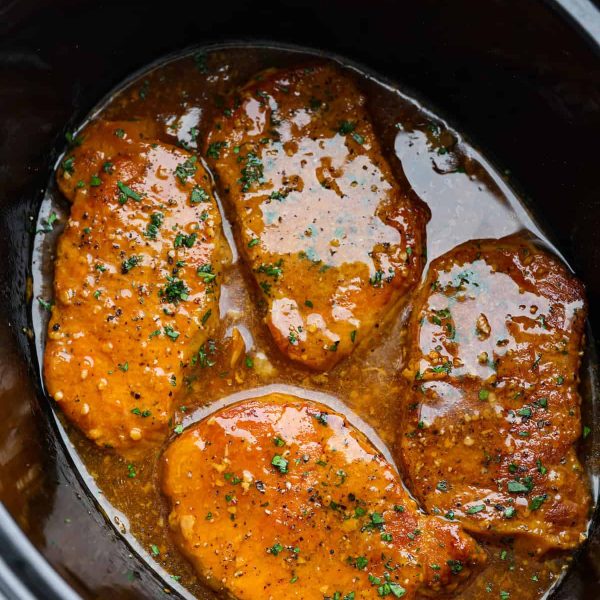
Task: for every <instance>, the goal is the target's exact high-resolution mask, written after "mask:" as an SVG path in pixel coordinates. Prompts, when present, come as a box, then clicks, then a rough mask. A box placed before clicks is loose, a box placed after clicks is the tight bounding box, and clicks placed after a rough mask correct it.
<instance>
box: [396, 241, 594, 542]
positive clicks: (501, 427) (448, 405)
mask: <svg viewBox="0 0 600 600" xmlns="http://www.w3.org/2000/svg"><path fill="white" fill-rule="evenodd" d="M585 318H586V304H585V295H584V290H583V286H582V285H581V283H580V282H579V281H578V280H577V279H575V278H574V277H573V276H572V275H571V274H570V273H569V272H568V271H567V270H566V269H565V267H564V266H563V265H562V264H561V263H560V262H559V261H558V260H557V259H556V258H555V257H553V256H551V255H549V254H548V253H546V252H544V251H542V250H540V249H539V248H537V247H536V246H534V245H533V244H532V243H530V242H528V241H526V240H525V239H524V238H521V237H519V236H511V237H508V238H503V239H501V240H479V241H473V242H467V243H466V244H463V245H461V246H458V247H457V248H455V249H454V250H452V251H450V252H448V253H447V254H445V255H443V256H442V257H440V258H438V259H436V260H435V261H433V262H432V264H431V266H430V269H429V274H428V277H427V280H426V281H425V283H424V285H423V287H422V288H421V290H420V292H419V293H418V294H417V297H416V300H415V307H414V312H413V315H412V317H411V321H410V324H409V330H408V340H409V344H410V346H409V349H408V353H409V363H408V364H409V366H408V368H407V369H406V371H405V373H404V375H405V377H406V381H407V385H406V395H407V397H406V399H405V402H406V421H405V435H404V437H403V441H402V457H403V461H404V465H405V470H406V473H407V474H408V476H409V481H410V487H411V489H412V490H413V492H414V493H415V494H416V495H417V497H418V498H419V499H420V500H421V501H422V502H423V503H424V505H425V506H426V508H427V510H428V511H429V512H432V513H434V514H443V515H450V516H451V517H452V516H453V517H454V518H456V519H459V520H460V521H461V523H462V524H463V525H464V527H465V528H466V529H467V530H469V531H471V532H473V533H478V534H489V535H495V536H517V537H518V539H520V540H521V541H522V542H523V543H526V544H528V546H529V547H530V548H531V550H533V551H535V552H539V553H542V552H545V551H548V550H551V549H562V550H564V549H570V548H575V547H576V546H577V545H578V544H579V543H580V542H581V540H582V539H583V535H584V532H585V529H586V523H587V519H588V514H589V509H590V494H589V490H588V486H587V483H586V477H585V473H584V471H583V468H582V465H581V464H580V462H579V460H578V458H577V455H576V451H575V444H576V441H577V439H578V438H579V436H580V433H581V419H580V397H579V394H578V391H577V385H578V383H579V378H578V370H579V365H580V356H581V351H582V346H583V330H584V324H585Z"/></svg>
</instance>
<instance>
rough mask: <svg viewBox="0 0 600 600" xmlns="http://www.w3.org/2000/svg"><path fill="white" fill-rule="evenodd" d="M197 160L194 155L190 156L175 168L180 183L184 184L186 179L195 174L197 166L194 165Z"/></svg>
mask: <svg viewBox="0 0 600 600" xmlns="http://www.w3.org/2000/svg"><path fill="white" fill-rule="evenodd" d="M197 160H198V159H197V158H196V157H195V156H190V157H189V158H188V159H187V160H185V161H184V162H182V163H181V164H179V165H177V167H176V168H175V176H176V177H177V179H179V182H180V183H181V184H182V185H185V184H186V183H187V180H188V179H189V178H190V177H193V176H194V175H195V174H196V171H197V170H198V166H197V165H196V162H197Z"/></svg>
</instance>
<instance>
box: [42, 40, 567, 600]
mask: <svg viewBox="0 0 600 600" xmlns="http://www.w3.org/2000/svg"><path fill="white" fill-rule="evenodd" d="M307 61H314V55H308V54H303V53H300V52H298V51H292V50H284V49H280V48H270V47H247V46H244V47H229V48H221V49H218V48H217V49H212V50H207V51H201V52H197V53H192V54H190V55H188V56H183V57H181V58H177V59H174V60H171V61H170V62H166V63H163V64H159V65H155V66H154V67H153V68H152V69H151V70H149V71H147V72H145V73H143V74H141V75H140V76H139V77H137V78H136V79H135V80H133V81H132V82H130V83H128V84H127V86H125V87H124V88H122V89H121V90H120V91H118V92H117V93H116V94H114V95H113V96H112V97H111V98H110V100H109V101H108V102H107V103H106V105H105V106H104V107H102V108H101V110H100V115H101V116H102V117H103V118H107V119H112V120H121V119H123V120H126V119H152V120H154V121H155V122H156V124H157V127H158V130H159V132H160V133H159V137H160V139H161V141H164V142H167V143H171V144H179V145H180V146H182V147H183V148H184V149H187V150H189V151H192V152H197V151H199V148H200V147H201V143H202V141H203V140H204V139H205V136H206V134H207V132H208V129H209V127H211V125H212V123H213V122H214V120H215V117H216V116H218V115H219V114H222V112H223V111H224V110H227V106H226V99H225V97H226V95H227V93H228V92H229V91H230V90H231V89H233V88H234V87H236V86H239V85H243V84H244V83H246V82H247V81H248V80H249V79H250V78H251V77H252V76H253V75H254V74H256V73H257V72H259V71H261V70H263V69H265V68H271V67H278V68H279V67H292V66H297V65H298V64H303V63H305V62H307ZM347 72H348V73H349V74H350V75H351V76H352V77H353V78H354V79H355V81H356V83H357V85H358V87H359V89H360V90H361V91H362V92H363V93H364V94H365V95H366V97H367V105H366V108H367V111H368V112H369V113H370V115H371V118H372V120H373V125H374V128H375V131H376V133H377V135H378V136H379V140H380V144H381V147H382V152H383V154H384V155H385V156H386V157H387V158H388V160H389V163H390V168H391V169H392V170H393V171H394V174H395V176H396V179H397V180H398V181H399V182H400V183H402V184H403V185H407V184H410V185H412V187H413V189H414V191H415V192H416V193H417V194H418V195H419V196H420V197H421V198H422V199H423V200H424V201H425V202H426V203H427V204H428V205H429V208H430V209H431V212H432V219H431V222H430V223H429V225H428V227H427V240H428V243H427V245H428V260H431V259H433V258H434V257H435V256H438V255H439V254H440V253H443V252H445V251H446V250H448V249H450V248H451V247H453V246H455V245H456V244H458V243H461V242H463V241H466V240H468V239H472V238H477V237H494V236H503V235H507V234H510V233H514V232H516V231H518V230H520V229H529V230H530V231H533V232H534V233H536V234H539V231H538V230H537V228H536V227H535V225H534V224H533V222H532V221H531V219H530V218H529V217H528V215H527V213H526V211H525V210H524V209H523V207H522V206H521V205H520V204H519V202H518V201H517V199H516V198H515V197H514V196H513V195H512V194H511V192H510V190H509V189H508V187H507V186H506V185H505V183H504V182H503V181H502V179H501V178H499V177H498V176H497V174H496V173H495V172H494V171H493V170H492V169H491V168H490V167H489V166H488V165H487V164H486V162H485V160H484V159H483V158H482V157H480V156H479V155H478V153H477V152H476V151H475V150H474V149H473V148H471V147H469V146H468V145H467V144H466V143H465V142H464V141H463V140H461V139H460V138H459V136H458V134H457V133H456V132H454V131H451V130H449V129H448V128H447V127H446V126H445V125H444V124H443V122H442V121H441V120H440V119H439V118H436V117H435V116H433V115H432V114H430V113H427V112H426V111H425V110H424V109H422V108H421V107H420V106H419V104H418V103H417V102H415V101H414V100H411V99H409V98H408V97H406V96H405V95H403V94H401V93H400V92H398V91H397V90H396V89H394V88H392V87H391V86H389V85H388V84H386V83H385V82H381V81H379V80H377V79H374V78H372V77H371V76H369V75H367V74H365V73H363V72H360V71H358V70H356V69H354V68H348V70H347ZM298 118H300V117H298ZM394 154H396V156H398V157H399V158H400V159H401V160H402V164H400V162H399V161H397V160H395V159H394ZM202 158H204V157H202ZM269 168H270V167H268V166H267V170H266V171H265V176H266V177H267V176H268V173H269ZM48 202H49V203H51V205H50V206H49V205H45V206H43V207H42V211H41V214H42V215H48V214H50V212H51V211H52V210H55V211H56V213H57V214H58V215H59V220H60V219H65V218H66V215H67V214H68V208H66V207H65V205H64V201H63V200H62V199H60V198H59V197H58V195H56V197H54V198H53V199H49V200H48ZM226 204H227V203H226ZM274 204H275V206H273V205H274ZM224 208H225V215H224V216H225V219H224V220H225V229H226V233H227V227H228V226H229V224H228V219H229V220H231V217H232V214H231V212H230V207H229V206H227V205H226V206H225V207H224ZM300 208H301V209H302V210H303V211H304V212H306V207H302V205H300ZM268 210H272V211H273V215H272V218H273V219H277V218H278V213H277V211H278V210H280V208H279V206H278V205H277V204H276V203H274V202H272V203H270V205H269V207H268ZM336 210H338V212H340V211H342V210H343V207H339V209H336ZM304 216H306V215H304ZM340 216H343V215H340ZM329 227H330V229H331V230H332V231H331V232H330V233H332V234H335V227H336V226H334V224H333V221H332V223H331V224H330V225H329ZM380 233H381V234H382V235H385V236H388V237H389V234H390V232H389V231H387V230H386V231H383V232H380ZM392 233H393V232H392ZM267 235H270V234H267ZM378 235H379V234H378ZM324 239H325V238H324ZM327 239H329V238H327ZM269 243H270V244H282V245H286V247H289V249H291V250H292V251H295V250H296V249H297V247H298V245H299V244H300V241H299V240H298V239H293V238H285V239H283V240H280V239H277V240H270V242H269ZM319 243H320V242H319V241H318V240H316V241H315V247H314V251H315V253H322V252H324V251H326V250H327V249H325V248H323V247H320V246H319ZM338 258H340V257H338ZM43 260H44V261H45V263H46V269H48V270H49V271H50V272H51V264H52V256H51V254H49V255H48V256H44V258H43ZM426 268H427V267H426ZM34 283H35V285H37V287H36V288H35V289H34V293H36V294H38V293H43V290H44V287H43V277H42V275H41V274H40V275H39V276H38V277H37V281H36V282H34ZM221 283H222V287H221V298H220V304H219V306H220V313H221V320H222V323H221V327H220V330H219V331H218V332H217V333H216V334H215V336H214V339H213V340H211V342H210V343H207V344H206V345H205V347H204V349H203V351H202V352H201V353H199V354H198V356H197V361H196V363H197V368H196V370H195V371H194V372H192V373H190V374H188V377H187V379H186V381H185V391H182V392H181V393H180V395H179V397H178V398H177V399H176V400H175V405H176V406H177V407H178V410H177V412H176V416H175V419H174V421H173V423H172V429H173V432H172V437H173V438H177V436H178V435H179V434H180V432H181V431H182V430H183V424H184V423H185V425H186V426H187V425H188V424H189V423H190V422H195V421H196V420H197V419H198V418H199V416H196V415H197V414H198V415H206V414H207V413H209V412H210V410H211V405H213V404H214V403H219V402H222V401H223V399H224V398H227V397H229V396H230V395H234V394H248V393H250V390H252V389H254V388H257V387H260V386H270V387H271V388H272V389H273V390H274V391H277V387H278V386H282V388H283V389H282V391H284V392H285V390H286V389H287V387H289V386H297V387H299V388H301V389H302V390H303V391H304V395H306V396H310V395H311V394H312V393H315V394H316V393H317V392H318V393H319V394H325V395H329V396H331V397H333V398H336V399H337V402H338V404H337V405H336V410H339V411H341V412H347V413H348V417H350V420H351V421H352V418H351V415H352V414H353V413H354V414H356V415H357V416H358V417H359V419H361V420H363V421H364V422H366V423H367V424H368V425H369V426H370V427H372V428H373V429H374V430H375V431H376V432H377V434H378V436H379V437H380V438H381V440H382V441H383V443H385V444H386V445H387V446H388V447H392V446H393V445H394V443H395V442H396V437H397V432H398V421H397V418H398V414H399V403H400V402H401V401H402V399H401V398H400V397H399V391H400V384H399V373H400V372H401V371H402V369H403V368H404V364H403V360H402V350H403V347H404V336H405V333H404V326H405V320H406V315H407V313H408V311H407V310H405V311H403V312H402V313H401V314H400V315H398V316H397V317H396V318H395V319H394V320H393V321H391V322H390V323H386V324H385V326H379V324H377V325H375V327H374V329H373V333H372V334H371V335H372V337H373V339H372V340H370V341H369V343H366V344H364V345H361V346H360V347H359V348H357V349H356V350H355V352H354V353H353V354H352V355H350V356H349V357H347V358H346V359H345V360H344V361H342V362H340V364H338V365H337V366H336V367H335V368H333V369H331V370H330V371H328V372H326V373H318V374H317V373H312V372H309V371H307V370H305V369H303V368H302V367H300V366H296V365H294V364H293V363H291V362H290V361H289V360H288V359H286V358H284V357H283V356H282V354H281V353H280V351H279V350H278V349H277V348H276V347H275V345H274V343H273V341H272V339H271V336H270V334H269V332H268V330H267V328H266V326H265V323H264V319H265V316H266V310H265V309H266V303H265V302H264V301H263V300H261V298H260V296H259V294H258V292H257V290H256V286H255V284H254V281H253V280H252V276H251V274H249V273H248V271H247V269H246V268H244V267H243V266H242V265H241V264H240V263H239V261H234V262H233V264H232V265H231V266H230V267H229V268H228V269H226V270H225V271H224V273H223V277H222V282H221ZM38 333H39V331H38ZM42 339H43V337H42ZM286 386H287V387H286ZM340 407H342V408H340ZM343 407H345V409H344V410H342V409H343ZM65 427H66V428H67V431H68V434H69V437H70V440H71V442H72V443H73V444H75V447H76V450H77V452H78V453H79V456H80V457H81V459H82V460H83V463H84V464H85V468H86V469H87V470H88V471H89V473H90V474H91V475H92V476H93V477H94V479H95V484H96V486H97V489H98V490H99V491H101V493H100V492H99V493H98V499H99V502H100V503H101V504H102V503H104V504H103V506H107V511H108V512H110V510H109V509H110V507H112V508H113V509H116V510H117V511H120V513H122V515H123V516H124V517H126V520H127V522H128V529H129V533H128V535H129V536H130V537H129V539H130V540H133V539H134V538H135V541H133V542H132V543H134V544H135V543H139V548H140V549H142V550H144V551H145V552H146V558H147V560H153V561H155V563H156V564H157V566H160V567H162V568H164V569H165V570H166V572H167V573H168V574H170V575H171V578H170V579H169V577H168V576H167V578H166V582H167V583H170V584H172V585H173V586H175V587H177V588H178V589H179V590H180V591H181V592H182V593H185V591H184V590H187V592H188V593H191V594H194V595H195V596H196V597H198V598H208V597H211V596H210V593H209V592H208V591H207V588H206V585H205V584H204V582H202V581H201V580H200V578H199V577H197V576H196V575H195V574H194V571H193V569H192V568H191V567H190V565H189V564H188V563H187V562H186V561H185V560H184V559H183V557H182V556H181V555H180V553H179V552H178V550H177V549H176V548H175V546H174V544H173V542H172V540H171V538H170V536H169V533H168V524H167V514H168V512H167V507H166V504H165V502H164V499H163V498H162V496H161V494H160V491H159V487H158V481H157V474H158V473H157V464H158V459H159V453H158V452H154V453H152V454H151V455H149V456H147V457H146V458H145V459H143V460H138V461H135V462H130V461H127V460H125V459H123V458H120V457H119V456H117V455H115V454H109V453H103V452H100V451H98V450H97V449H96V448H94V447H93V445H92V444H91V443H89V442H88V441H87V440H85V439H83V437H82V436H81V434H79V433H78V432H77V431H76V430H75V429H74V428H72V427H70V426H69V425H68V424H66V425H65ZM130 534H132V535H133V536H134V537H133V538H132V537H131V535H130ZM483 545H484V548H485V549H486V550H487V552H488V555H489V558H488V561H487V564H486V566H485V568H484V570H483V572H481V573H480V574H479V575H478V576H477V577H476V578H474V580H473V583H472V584H471V585H470V586H469V587H468V588H467V589H466V590H464V591H462V592H460V594H458V595H456V596H455V597H456V598H460V599H461V600H483V599H484V598H485V599H488V598H502V599H503V600H515V599H518V600H535V599H537V598H541V597H542V596H543V595H544V594H545V593H546V591H547V590H548V589H549V588H550V587H551V586H552V585H553V584H554V583H555V582H556V580H557V579H558V577H559V575H560V573H561V571H562V569H563V568H566V565H568V562H569V559H568V557H567V556H565V555H558V556H557V557H553V558H549V559H546V560H540V559H537V558H534V557H532V556H529V554H527V553H525V552H523V551H521V550H518V549H515V548H514V546H513V543H512V541H511V540H510V539H508V540H505V541H504V542H503V543H498V544H497V545H492V544H489V543H488V542H483ZM257 558H258V559H260V557H257Z"/></svg>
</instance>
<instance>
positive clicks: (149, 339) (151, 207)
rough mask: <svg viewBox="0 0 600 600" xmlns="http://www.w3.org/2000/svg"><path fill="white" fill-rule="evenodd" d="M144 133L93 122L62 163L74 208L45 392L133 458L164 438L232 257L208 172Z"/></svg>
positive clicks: (95, 436) (103, 442)
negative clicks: (222, 274) (225, 266)
mask: <svg viewBox="0 0 600 600" xmlns="http://www.w3.org/2000/svg"><path fill="white" fill-rule="evenodd" d="M143 128H144V126H143V124H140V123H134V124H131V125H130V124H127V123H111V122H103V121H101V122H98V123H95V124H92V125H90V126H89V127H88V128H87V129H86V130H85V131H84V132H83V134H82V142H81V145H80V146H79V147H77V148H75V150H74V151H73V152H72V153H71V154H70V155H69V156H68V157H67V158H66V159H65V161H63V163H62V168H61V169H60V171H59V173H58V176H57V177H58V182H59V184H60V187H61V188H62V189H63V190H64V191H65V193H66V194H67V195H69V196H70V199H71V201H72V203H73V204H72V208H71V215H70V218H69V221H68V223H67V225H66V228H65V231H64V232H63V234H62V236H61V237H60V240H59V243H58V248H57V258H56V270H55V282H54V289H55V306H54V308H53V310H52V317H51V319H50V323H49V329H48V342H47V346H46V350H45V356H44V377H45V382H46V386H47V388H48V391H49V393H50V395H51V396H52V397H53V398H54V399H55V400H56V401H57V402H58V403H59V404H60V406H61V407H62V409H63V410H64V412H65V413H66V415H67V416H68V417H69V419H71V420H72V421H73V422H74V423H76V424H77V426H78V427H79V428H80V429H81V430H82V431H83V432H84V433H85V434H86V435H87V436H88V437H89V438H91V439H92V440H94V441H95V442H96V443H97V444H98V445H100V446H104V447H112V448H116V449H118V450H120V451H122V452H125V453H128V452H135V451H136V450H141V449H142V448H145V447H146V444H147V443H155V442H160V441H161V440H162V439H163V438H164V436H165V434H166V429H167V426H168V422H169V420H170V419H171V417H172V410H171V409H172V403H173V397H174V395H175V394H176V393H177V391H178V390H179V388H180V387H181V386H182V379H183V376H184V373H185V368H186V367H187V366H188V365H189V363H193V362H195V361H197V360H199V357H201V356H202V351H201V350H200V353H198V352H199V349H201V348H202V346H203V344H205V343H206V342H207V339H208V337H209V335H210V334H211V332H212V331H213V329H214V326H215V324H216V323H217V322H218V320H219V310H218V295H219V272H220V266H221V263H222V261H223V260H225V259H226V256H227V247H226V245H225V241H224V239H223V237H222V233H221V219H220V215H219V211H218V209H217V205H216V203H215V201H214V198H213V196H212V193H211V184H210V180H209V178H208V175H207V174H206V172H205V170H204V169H203V168H202V166H201V165H200V163H199V162H198V160H197V159H196V158H195V157H193V156H192V155H191V154H189V153H187V152H185V151H183V150H180V149H178V148H175V147H172V146H169V145H166V144H162V143H148V142H147V141H142V140H141V138H140V136H139V132H140V131H141V130H142V129H143ZM73 179H76V180H77V183H76V184H75V185H72V183H71V182H72V180H73Z"/></svg>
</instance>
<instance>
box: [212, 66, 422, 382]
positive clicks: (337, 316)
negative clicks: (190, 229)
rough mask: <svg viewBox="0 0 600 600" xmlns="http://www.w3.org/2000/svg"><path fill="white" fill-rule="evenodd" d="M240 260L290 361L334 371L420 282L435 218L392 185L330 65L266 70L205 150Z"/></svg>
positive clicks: (368, 127) (355, 100)
mask: <svg viewBox="0 0 600 600" xmlns="http://www.w3.org/2000/svg"><path fill="white" fill-rule="evenodd" d="M206 153H207V158H208V160H209V162H211V164H212V166H214V169H215V171H216V174H217V175H218V178H219V180H220V183H221V186H222V188H223V190H224V191H225V193H226V196H227V198H228V199H229V202H230V204H231V205H232V207H233V209H234V212H235V215H236V218H237V226H238V239H239V243H240V249H241V252H242V254H243V256H244V258H245V260H246V262H247V263H248V265H249V266H250V267H251V269H252V271H253V273H254V277H255V279H256V281H257V283H258V284H259V286H260V288H261V290H262V294H263V295H264V297H265V299H266V301H267V302H268V316H267V323H268V326H269V328H270V330H271V332H272V334H273V337H274V340H275V342H276V344H277V345H278V347H279V348H280V349H281V351H282V352H283V353H285V354H286V355H287V356H289V357H290V358H291V359H293V360H295V361H298V362H300V363H302V364H304V365H306V366H308V367H312V368H314V369H320V370H324V369H329V368H331V367H333V366H334V365H335V364H336V363H338V362H339V361H340V360H341V359H342V358H344V357H345V356H347V355H348V354H350V353H351V352H352V350H353V349H354V348H355V347H356V345H357V344H358V343H359V342H361V341H362V340H363V339H365V338H367V337H368V336H369V334H370V333H371V332H372V330H373V328H374V327H377V326H379V325H380V324H381V323H382V321H383V320H384V319H385V318H386V316H389V315H390V313H391V312H392V311H393V310H394V309H397V308H398V306H399V304H400V303H401V301H402V300H403V299H404V298H405V297H406V295H407V293H408V292H409V291H410V289H411V288H412V287H413V285H414V284H415V282H417V281H418V280H419V278H420V275H421V271H422V268H423V262H424V258H423V252H424V246H425V229H424V227H425V223H426V221H427V220H428V218H429V215H428V213H427V210H426V209H425V208H424V207H423V205H422V204H421V203H420V201H419V200H418V199H416V198H415V197H414V194H413V193H412V192H411V191H410V189H407V186H404V187H402V186H400V185H399V183H398V182H397V181H396V180H395V179H394V176H393V174H392V172H391V170H390V166H389V164H388V163H387V161H386V159H385V158H384V157H383V155H382V152H381V148H380V146H379V143H378V140H377V138H376V136H375V134H374V131H373V126H372V124H371V121H370V119H369V116H368V114H367V111H366V109H365V97H364V96H363V95H362V94H361V93H360V92H359V91H358V89H357V88H356V87H355V85H354V83H353V81H352V80H351V79H350V78H349V77H348V76H347V75H345V74H343V73H341V72H340V71H338V70H337V69H335V68H333V67H331V66H328V65H318V66H314V67H307V68H296V69H292V70H288V71H269V72H266V73H263V74H261V75H260V76H257V77H256V78H255V80H253V81H252V82H250V83H249V84H248V85H247V86H246V87H245V88H243V89H242V90H241V91H240V95H239V97H237V96H236V98H235V102H234V105H233V108H231V109H229V108H228V109H226V110H225V114H224V115H223V116H222V117H220V118H219V119H217V121H216V122H215V124H214V127H213V128H212V130H211V131H210V133H209V136H208V139H207V143H206Z"/></svg>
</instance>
